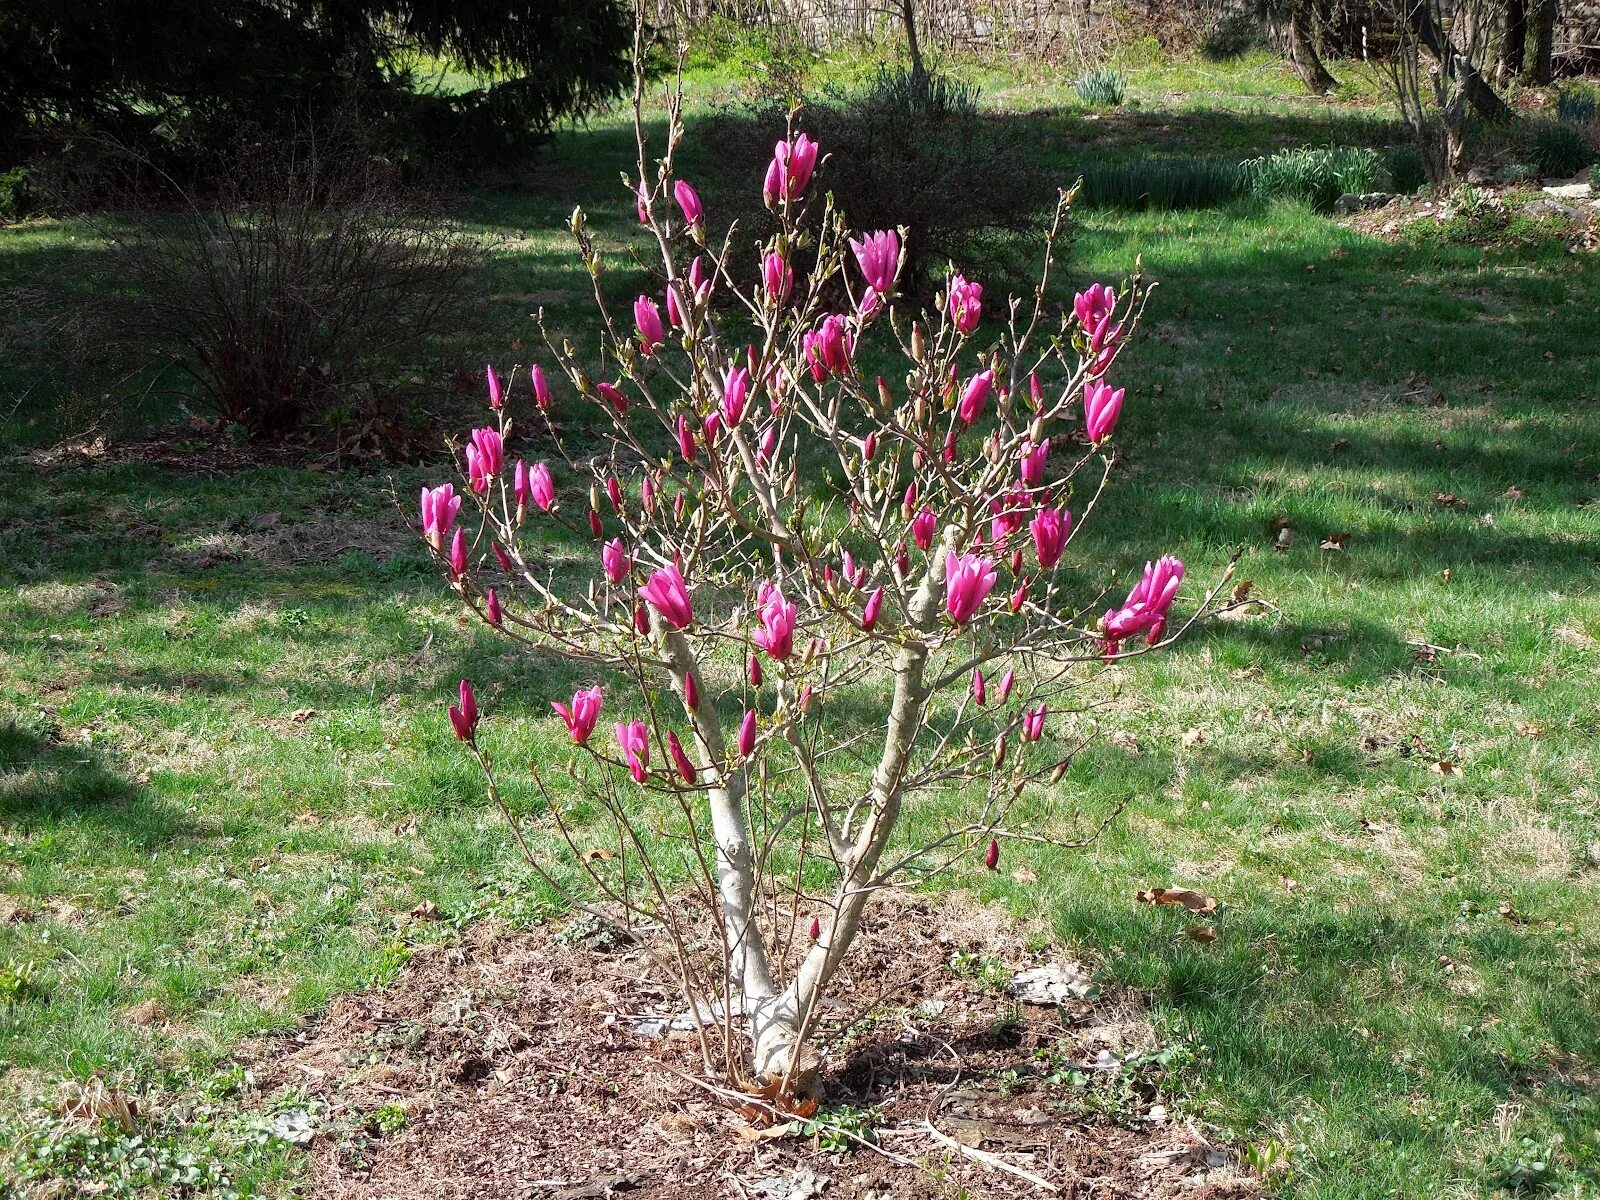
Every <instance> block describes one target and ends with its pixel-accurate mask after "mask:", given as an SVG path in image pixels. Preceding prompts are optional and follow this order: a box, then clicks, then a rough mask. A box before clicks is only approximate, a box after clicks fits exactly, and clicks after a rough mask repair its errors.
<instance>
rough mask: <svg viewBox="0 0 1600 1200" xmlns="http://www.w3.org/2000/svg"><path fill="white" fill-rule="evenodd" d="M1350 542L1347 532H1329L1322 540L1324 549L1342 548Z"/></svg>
mask: <svg viewBox="0 0 1600 1200" xmlns="http://www.w3.org/2000/svg"><path fill="white" fill-rule="evenodd" d="M1349 544H1350V535H1349V534H1348V533H1330V534H1329V535H1328V536H1327V537H1326V538H1325V539H1323V542H1322V548H1323V549H1324V550H1343V549H1344V548H1345V547H1346V546H1348V545H1349Z"/></svg>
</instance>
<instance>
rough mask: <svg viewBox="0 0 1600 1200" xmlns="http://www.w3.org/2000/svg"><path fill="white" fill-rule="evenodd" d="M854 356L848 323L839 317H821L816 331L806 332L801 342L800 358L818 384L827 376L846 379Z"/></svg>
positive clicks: (835, 315) (836, 315)
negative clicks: (844, 376) (837, 376)
mask: <svg viewBox="0 0 1600 1200" xmlns="http://www.w3.org/2000/svg"><path fill="white" fill-rule="evenodd" d="M854 355H855V342H854V339H853V338H852V337H851V336H850V329H849V323H848V322H847V321H846V319H845V318H844V317H843V316H841V315H839V314H838V313H830V314H829V315H828V316H826V317H823V318H822V321H821V322H820V323H819V324H818V325H817V327H816V329H815V330H809V331H807V333H806V334H805V336H804V337H803V338H802V339H801V357H802V359H803V360H804V365H805V366H806V367H808V368H809V369H810V371H811V378H812V380H813V381H815V382H817V383H821V382H822V381H823V380H824V379H826V378H827V377H828V376H829V375H848V374H849V373H850V371H851V370H852V358H853V357H854Z"/></svg>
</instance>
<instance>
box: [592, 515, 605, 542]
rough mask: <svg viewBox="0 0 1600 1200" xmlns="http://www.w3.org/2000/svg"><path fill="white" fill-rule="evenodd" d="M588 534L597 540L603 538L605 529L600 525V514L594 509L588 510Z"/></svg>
mask: <svg viewBox="0 0 1600 1200" xmlns="http://www.w3.org/2000/svg"><path fill="white" fill-rule="evenodd" d="M589 532H590V533H592V534H594V536H595V537H597V538H603V537H605V536H606V535H605V528H604V527H603V526H602V525H601V524H600V514H599V513H597V512H596V511H595V510H594V509H592V508H591V509H590V510H589Z"/></svg>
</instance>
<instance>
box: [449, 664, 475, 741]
mask: <svg viewBox="0 0 1600 1200" xmlns="http://www.w3.org/2000/svg"><path fill="white" fill-rule="evenodd" d="M450 726H451V728H452V729H454V730H455V731H456V736H457V737H458V738H460V739H461V740H462V741H463V742H470V741H472V739H473V738H475V737H476V736H477V734H478V698H477V697H476V696H475V695H473V692H472V681H471V680H470V679H463V680H462V681H461V703H460V704H459V705H457V704H452V705H451V706H450Z"/></svg>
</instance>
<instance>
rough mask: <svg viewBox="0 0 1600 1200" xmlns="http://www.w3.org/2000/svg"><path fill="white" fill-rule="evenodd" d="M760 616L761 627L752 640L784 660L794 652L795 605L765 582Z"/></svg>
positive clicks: (777, 658) (776, 657)
mask: <svg viewBox="0 0 1600 1200" xmlns="http://www.w3.org/2000/svg"><path fill="white" fill-rule="evenodd" d="M760 616H761V628H760V629H758V630H756V631H755V632H754V633H753V634H751V635H750V640H751V641H752V642H754V643H755V644H756V645H758V646H760V647H761V648H762V649H763V650H765V651H766V652H767V653H768V654H770V655H772V657H773V658H774V659H776V660H777V661H778V662H783V661H784V660H785V659H787V658H788V657H789V655H790V654H792V653H793V652H794V622H795V607H794V605H793V604H790V603H789V602H788V601H787V600H785V599H784V598H783V593H782V592H780V591H779V590H778V589H777V588H776V587H773V586H772V585H770V584H763V585H762V593H761V612H760Z"/></svg>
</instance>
